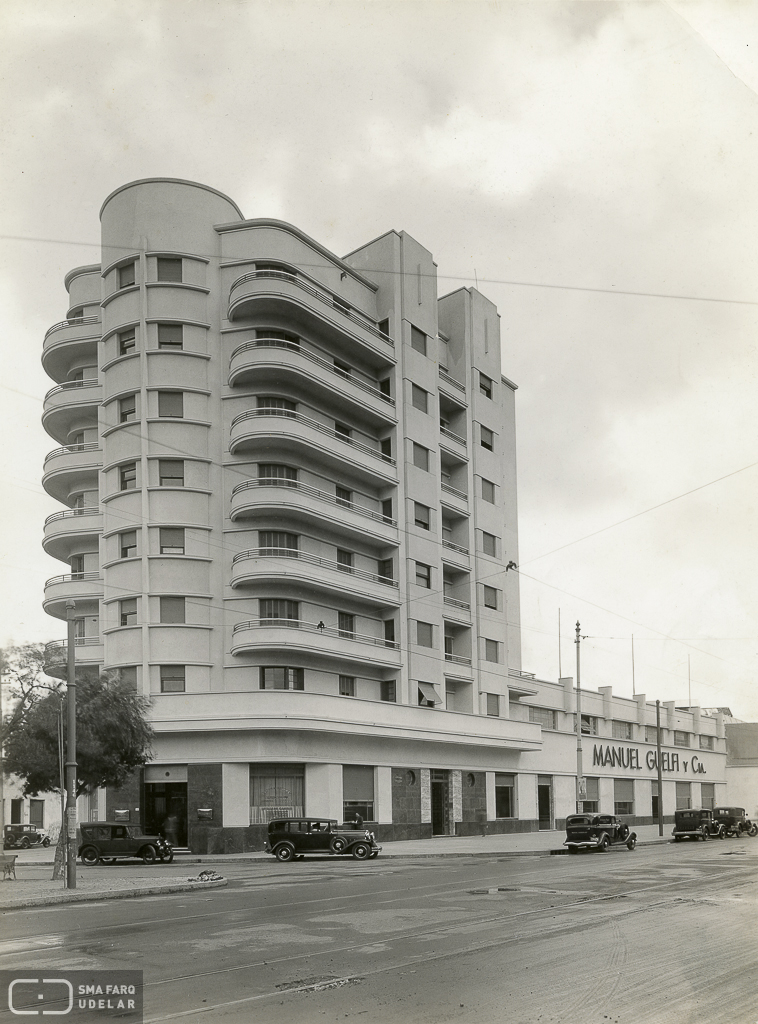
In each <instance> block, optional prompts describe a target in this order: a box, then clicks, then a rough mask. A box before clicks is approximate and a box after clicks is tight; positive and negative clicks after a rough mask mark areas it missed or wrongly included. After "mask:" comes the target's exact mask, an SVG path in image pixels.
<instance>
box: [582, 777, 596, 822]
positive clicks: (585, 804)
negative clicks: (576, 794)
mask: <svg viewBox="0 0 758 1024" xmlns="http://www.w3.org/2000/svg"><path fill="white" fill-rule="evenodd" d="M584 784H585V786H586V790H585V792H586V793H587V795H586V797H585V798H584V800H581V801H580V804H581V806H580V810H581V811H583V812H584V813H585V814H597V813H598V811H599V809H600V780H599V779H588V778H585V780H584Z"/></svg>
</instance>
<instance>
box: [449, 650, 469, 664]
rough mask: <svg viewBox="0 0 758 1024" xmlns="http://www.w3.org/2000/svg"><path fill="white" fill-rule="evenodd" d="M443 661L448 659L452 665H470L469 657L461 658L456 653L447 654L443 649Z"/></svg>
mask: <svg viewBox="0 0 758 1024" xmlns="http://www.w3.org/2000/svg"><path fill="white" fill-rule="evenodd" d="M445 661H449V662H450V663H451V664H453V665H470V664H471V658H461V657H460V655H458V654H448V653H447V651H445Z"/></svg>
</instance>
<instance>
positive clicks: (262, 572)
mask: <svg viewBox="0 0 758 1024" xmlns="http://www.w3.org/2000/svg"><path fill="white" fill-rule="evenodd" d="M311 566H317V567H318V569H319V572H318V573H317V574H314V573H313V571H312V569H311V568H310V567H311ZM271 580H275V581H277V582H279V583H294V584H296V585H297V586H298V587H300V588H306V589H311V590H319V591H322V592H323V591H329V592H331V593H333V594H342V595H348V596H351V597H354V598H358V599H360V600H361V601H365V602H366V603H367V604H373V605H378V606H380V607H383V608H386V607H393V608H397V607H398V605H399V604H400V597H399V593H398V584H397V581H396V580H392V579H389V578H388V577H386V576H378V575H377V574H376V573H371V572H366V571H365V570H364V569H357V568H355V567H354V566H351V565H342V564H341V563H339V562H335V561H333V560H332V559H330V558H320V557H319V556H318V555H313V554H311V553H310V552H309V551H299V550H297V549H290V548H251V549H249V550H248V551H239V552H238V553H237V554H236V555H235V556H234V558H233V559H232V586H233V587H241V586H246V585H248V584H251V583H268V582H270V581H271Z"/></svg>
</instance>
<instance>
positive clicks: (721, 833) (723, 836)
mask: <svg viewBox="0 0 758 1024" xmlns="http://www.w3.org/2000/svg"><path fill="white" fill-rule="evenodd" d="M718 835H719V839H726V832H725V831H724V829H723V828H720V829H719V832H718Z"/></svg>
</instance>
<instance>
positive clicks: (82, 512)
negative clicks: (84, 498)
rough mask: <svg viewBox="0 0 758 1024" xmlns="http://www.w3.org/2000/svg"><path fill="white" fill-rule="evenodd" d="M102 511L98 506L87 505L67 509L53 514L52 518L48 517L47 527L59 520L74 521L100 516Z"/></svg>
mask: <svg viewBox="0 0 758 1024" xmlns="http://www.w3.org/2000/svg"><path fill="white" fill-rule="evenodd" d="M100 514H101V509H100V508H98V506H97V505H85V506H83V507H82V508H67V509H64V511H62V512H53V514H52V515H51V516H48V517H47V519H46V520H45V526H47V525H48V524H49V523H54V522H56V521H57V520H58V519H72V518H75V517H78V516H99V515H100Z"/></svg>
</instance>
